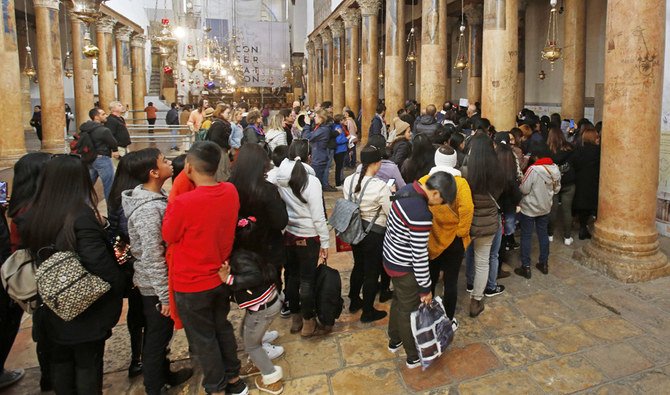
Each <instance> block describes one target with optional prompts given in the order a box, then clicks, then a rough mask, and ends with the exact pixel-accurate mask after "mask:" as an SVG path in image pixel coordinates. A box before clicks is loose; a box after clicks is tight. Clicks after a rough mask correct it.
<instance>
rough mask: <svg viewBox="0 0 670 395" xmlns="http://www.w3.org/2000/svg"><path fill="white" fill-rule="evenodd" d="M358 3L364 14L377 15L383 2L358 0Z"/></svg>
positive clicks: (378, 0)
mask: <svg viewBox="0 0 670 395" xmlns="http://www.w3.org/2000/svg"><path fill="white" fill-rule="evenodd" d="M357 3H358V5H359V7H360V10H361V15H362V16H369V15H377V13H378V12H379V7H380V6H381V4H382V3H381V1H380V0H357Z"/></svg>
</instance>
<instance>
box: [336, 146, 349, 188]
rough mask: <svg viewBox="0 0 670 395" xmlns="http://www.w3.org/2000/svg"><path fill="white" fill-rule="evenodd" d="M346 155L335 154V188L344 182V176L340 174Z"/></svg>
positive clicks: (343, 153) (342, 153)
mask: <svg viewBox="0 0 670 395" xmlns="http://www.w3.org/2000/svg"><path fill="white" fill-rule="evenodd" d="M346 155H347V153H346V152H340V153H339V154H335V186H338V187H339V186H341V185H342V183H343V182H344V177H343V175H344V174H342V170H343V169H344V157H345V156H346Z"/></svg>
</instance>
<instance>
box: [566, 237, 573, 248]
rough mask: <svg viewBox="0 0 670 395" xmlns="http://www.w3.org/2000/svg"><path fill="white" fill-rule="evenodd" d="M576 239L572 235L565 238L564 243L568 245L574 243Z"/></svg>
mask: <svg viewBox="0 0 670 395" xmlns="http://www.w3.org/2000/svg"><path fill="white" fill-rule="evenodd" d="M574 241H575V239H573V238H572V237H568V238H567V239H563V243H565V245H566V246H569V245H572V243H573V242H574Z"/></svg>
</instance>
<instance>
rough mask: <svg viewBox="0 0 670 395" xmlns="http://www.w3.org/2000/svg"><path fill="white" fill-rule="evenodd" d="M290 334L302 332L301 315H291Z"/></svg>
mask: <svg viewBox="0 0 670 395" xmlns="http://www.w3.org/2000/svg"><path fill="white" fill-rule="evenodd" d="M291 319H292V320H293V322H292V323H291V333H298V332H300V331H301V330H302V314H291Z"/></svg>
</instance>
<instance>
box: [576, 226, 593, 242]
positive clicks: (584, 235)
mask: <svg viewBox="0 0 670 395" xmlns="http://www.w3.org/2000/svg"><path fill="white" fill-rule="evenodd" d="M590 238H591V232H589V229H588V228H587V227H586V226H583V227H581V228H579V240H586V239H590Z"/></svg>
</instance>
